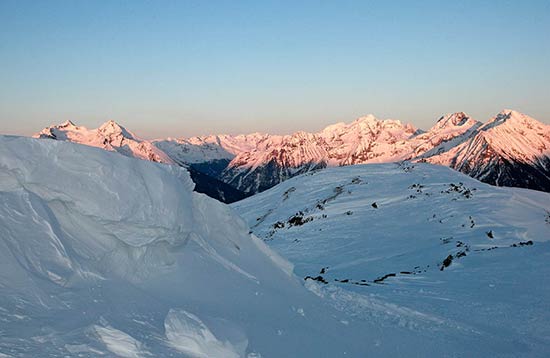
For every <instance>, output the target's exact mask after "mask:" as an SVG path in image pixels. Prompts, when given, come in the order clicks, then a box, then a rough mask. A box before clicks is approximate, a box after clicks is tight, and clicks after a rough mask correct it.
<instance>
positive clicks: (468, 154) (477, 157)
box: [426, 110, 550, 191]
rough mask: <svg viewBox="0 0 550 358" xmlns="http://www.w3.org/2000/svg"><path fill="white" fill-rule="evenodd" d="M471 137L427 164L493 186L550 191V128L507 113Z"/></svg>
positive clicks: (527, 118) (507, 111)
mask: <svg viewBox="0 0 550 358" xmlns="http://www.w3.org/2000/svg"><path fill="white" fill-rule="evenodd" d="M469 137H470V138H469V139H468V140H467V141H464V142H462V143H461V144H459V145H456V146H454V147H452V148H451V149H449V150H448V151H447V152H443V153H440V154H436V155H434V156H431V157H428V158H426V160H427V161H429V162H431V163H436V164H442V165H448V166H450V167H451V168H454V169H456V170H459V171H461V172H463V173H465V174H468V175H470V176H472V177H474V178H477V179H479V180H481V181H484V182H487V183H490V184H496V185H502V186H519V187H525V188H533V189H538V190H544V191H550V126H548V125H545V124H543V123H541V122H538V121H536V120H535V119H533V118H531V117H529V116H527V115H525V114H521V113H519V112H516V111H512V110H504V111H502V112H500V113H499V114H498V115H496V116H495V117H494V118H492V119H491V120H490V121H488V122H487V123H486V124H484V125H483V126H481V127H479V129H477V130H476V131H475V132H473V133H472V134H471V135H469Z"/></svg>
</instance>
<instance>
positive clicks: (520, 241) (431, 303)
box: [232, 162, 550, 357]
mask: <svg viewBox="0 0 550 358" xmlns="http://www.w3.org/2000/svg"><path fill="white" fill-rule="evenodd" d="M232 207H233V208H234V209H235V210H236V211H237V212H238V213H239V214H240V215H242V216H243V217H244V218H245V219H246V221H247V222H248V224H249V225H250V227H251V229H252V231H253V232H254V234H255V235H257V236H258V237H260V238H262V239H263V240H264V241H265V242H266V243H268V244H269V245H270V246H271V248H273V249H275V250H276V251H277V252H278V253H280V254H281V256H283V257H285V258H287V259H288V260H290V261H291V262H292V263H293V264H294V265H295V273H296V274H297V275H298V276H300V277H302V279H303V280H304V283H305V284H306V286H307V287H308V288H309V289H310V290H311V291H313V292H314V293H316V294H317V295H318V296H320V297H322V298H324V299H325V300H326V301H327V302H329V303H331V305H332V306H333V307H334V308H336V309H337V310H339V311H341V312H343V313H346V314H348V315H350V316H352V317H354V319H356V320H363V321H365V322H370V323H373V322H374V323H376V324H377V325H378V326H379V327H383V328H395V327H401V328H404V329H406V330H408V331H410V332H412V333H413V334H415V335H417V336H418V341H417V342H416V343H415V344H413V347H414V346H416V345H417V344H426V340H431V343H433V342H438V344H440V345H441V347H442V349H443V351H444V353H443V354H441V355H432V356H449V357H489V356H490V357H494V356H498V357H518V356H520V357H548V356H549V355H550V286H549V285H548V283H549V281H548V280H549V277H550V265H549V264H548V263H549V262H550V194H548V193H542V192H537V191H532V190H526V189H515V188H497V187H493V186H489V185H487V184H483V183H481V182H478V181H476V180H474V179H472V178H470V177H468V176H466V175H463V174H460V173H458V172H455V171H453V170H451V169H449V168H447V167H443V166H435V165H431V164H424V163H420V164H411V163H407V162H402V163H393V164H369V165H355V166H348V167H339V168H327V169H323V170H320V171H317V172H313V173H308V174H304V175H301V176H298V177H295V178H292V179H289V180H287V181H285V182H283V183H281V184H279V185H277V186H275V187H273V188H271V189H269V190H267V191H265V192H263V193H260V194H257V195H254V196H252V197H250V198H247V199H245V200H243V201H240V202H237V203H234V204H232ZM407 356H408V354H407Z"/></svg>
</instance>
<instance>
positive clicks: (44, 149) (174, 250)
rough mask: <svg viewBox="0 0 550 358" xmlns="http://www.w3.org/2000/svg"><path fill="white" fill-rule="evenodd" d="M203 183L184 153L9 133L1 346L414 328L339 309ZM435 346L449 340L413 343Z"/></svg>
mask: <svg viewBox="0 0 550 358" xmlns="http://www.w3.org/2000/svg"><path fill="white" fill-rule="evenodd" d="M192 188H193V183H192V182H191V180H190V178H189V175H188V173H187V172H186V170H185V169H183V168H180V167H177V166H167V165H160V164H157V163H151V162H147V161H140V160H135V159H132V158H126V157H124V156H120V155H116V154H113V153H109V152H106V151H104V150H99V149H96V148H90V147H86V146H80V145H75V144H72V143H66V142H63V141H46V140H35V139H30V138H20V137H6V136H1V137H0V198H1V200H0V320H1V322H2V325H1V328H0V331H1V335H0V353H1V354H2V355H3V356H10V357H11V356H13V357H39V356H40V357H58V356H59V357H64V356H84V357H97V356H108V357H114V356H116V357H151V356H155V357H169V356H179V355H183V356H185V357H209V358H227V357H250V358H251V357H267V358H269V357H274V358H276V357H320V356H330V357H343V356H352V357H359V356H365V355H366V354H367V353H371V352H375V353H377V354H397V353H398V350H397V349H396V348H395V347H396V345H395V344H396V343H397V342H398V341H401V339H402V340H403V341H402V342H403V344H412V343H414V342H415V340H416V339H417V337H414V336H413V335H412V334H410V333H409V332H407V331H405V330H402V329H391V330H389V329H388V330H386V329H383V328H377V327H376V326H375V325H374V324H370V323H369V324H365V323H364V322H360V321H358V322H357V323H356V321H355V320H354V319H353V318H349V317H347V316H346V315H345V314H342V313H340V312H338V311H336V310H334V309H332V308H331V307H330V306H328V305H327V304H325V303H324V302H323V300H322V299H320V298H318V297H316V296H314V295H313V294H311V293H310V292H309V291H307V290H305V289H304V287H303V286H302V285H301V284H300V281H298V280H296V279H295V278H294V277H293V276H292V267H291V266H290V265H289V264H288V263H286V262H285V261H284V260H283V259H281V258H280V257H279V256H278V255H277V254H275V253H274V252H272V251H271V250H270V249H268V248H267V247H266V246H265V245H264V244H263V243H262V242H261V241H260V240H258V239H257V238H255V237H254V236H251V235H250V234H249V228H248V227H247V225H246V224H245V223H244V222H243V221H242V220H241V219H240V218H239V217H237V216H236V215H235V214H233V212H232V210H231V209H230V208H229V207H227V206H225V205H223V204H221V203H219V202H217V201H215V200H212V199H210V198H208V197H206V196H204V195H201V194H197V193H195V192H192ZM397 337H399V340H398V338H397ZM365 342H370V343H371V344H369V345H365ZM375 342H384V343H385V344H387V346H386V345H380V346H379V347H371V346H370V345H372V346H374V343H375ZM427 347H431V348H429V350H430V351H432V352H434V353H441V351H440V350H439V348H438V347H437V346H435V345H425V346H419V347H417V348H413V349H412V351H413V352H417V353H418V354H424V353H426V350H427V349H428V348H427Z"/></svg>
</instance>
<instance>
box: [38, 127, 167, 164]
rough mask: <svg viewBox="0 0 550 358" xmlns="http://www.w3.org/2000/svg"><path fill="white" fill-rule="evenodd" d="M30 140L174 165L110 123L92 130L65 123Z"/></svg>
mask: <svg viewBox="0 0 550 358" xmlns="http://www.w3.org/2000/svg"><path fill="white" fill-rule="evenodd" d="M34 137H35V138H51V139H56V140H62V141H69V142H73V143H79V144H84V145H89V146H92V147H98V148H103V149H105V150H109V151H113V152H119V153H121V154H123V155H126V156H128V157H134V158H139V159H145V160H149V161H152V162H158V163H167V164H174V161H173V160H172V159H170V157H169V156H168V155H166V154H165V153H164V152H163V151H161V150H159V149H158V148H157V147H155V146H154V145H152V144H151V143H150V142H148V141H145V140H142V139H140V138H138V137H137V136H136V135H134V134H133V133H131V132H130V131H128V130H127V129H126V128H124V127H122V126H121V125H119V124H118V123H116V122H114V121H108V122H105V123H104V124H102V125H101V126H100V127H99V128H96V129H88V128H86V127H82V126H76V125H75V124H74V123H72V122H71V121H67V122H65V123H62V124H60V125H56V126H50V127H47V128H44V129H43V130H42V131H40V133H38V134H36V135H34Z"/></svg>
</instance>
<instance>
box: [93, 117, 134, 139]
mask: <svg viewBox="0 0 550 358" xmlns="http://www.w3.org/2000/svg"><path fill="white" fill-rule="evenodd" d="M97 131H98V132H99V133H101V134H103V135H105V136H108V137H112V136H119V135H120V136H123V137H124V138H128V139H136V136H135V135H134V134H133V133H131V132H130V131H128V130H127V129H126V128H124V127H123V126H121V125H120V124H118V123H117V122H115V121H113V120H109V121H107V122H105V123H103V124H102V125H101V126H99V128H98V129H97Z"/></svg>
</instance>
